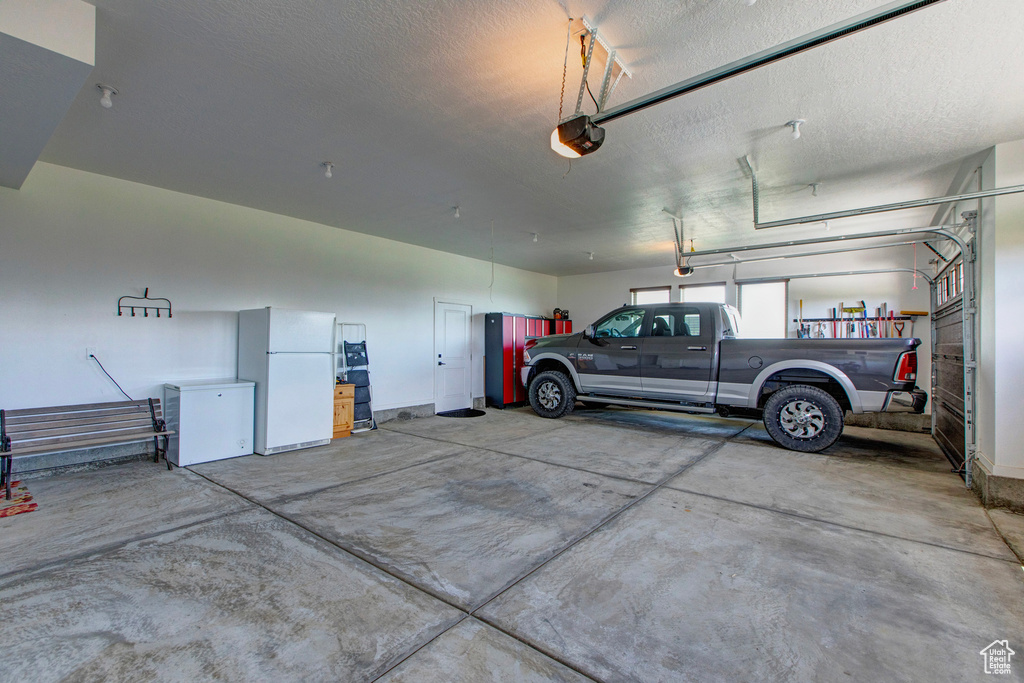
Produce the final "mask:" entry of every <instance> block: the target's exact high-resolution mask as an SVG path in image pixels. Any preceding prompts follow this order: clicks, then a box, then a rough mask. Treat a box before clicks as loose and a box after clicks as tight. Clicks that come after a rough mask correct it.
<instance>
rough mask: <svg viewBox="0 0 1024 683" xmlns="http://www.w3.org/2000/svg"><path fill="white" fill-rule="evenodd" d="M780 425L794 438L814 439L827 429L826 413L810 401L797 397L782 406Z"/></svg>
mask: <svg viewBox="0 0 1024 683" xmlns="http://www.w3.org/2000/svg"><path fill="white" fill-rule="evenodd" d="M779 426H780V427H782V430H783V431H784V432H786V434H787V435H789V436H791V437H793V438H794V439H813V438H814V437H816V436H818V435H819V434H821V432H822V431H823V430H824V429H825V415H824V414H823V413H822V412H821V408H819V407H818V406H816V405H814V404H813V403H811V402H810V401H806V400H804V399H796V400H794V401H790V402H789V403H787V404H786V405H784V406H782V410H780V411H779Z"/></svg>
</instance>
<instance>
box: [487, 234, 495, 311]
mask: <svg viewBox="0 0 1024 683" xmlns="http://www.w3.org/2000/svg"><path fill="white" fill-rule="evenodd" d="M487 296H488V297H489V298H490V300H491V303H492V304H493V303H494V219H493V218H492V219H491V284H489V285H488V286H487Z"/></svg>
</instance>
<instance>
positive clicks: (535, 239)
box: [533, 233, 538, 244]
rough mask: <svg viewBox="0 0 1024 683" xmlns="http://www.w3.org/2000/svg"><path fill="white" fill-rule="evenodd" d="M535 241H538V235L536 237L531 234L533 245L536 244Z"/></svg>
mask: <svg viewBox="0 0 1024 683" xmlns="http://www.w3.org/2000/svg"><path fill="white" fill-rule="evenodd" d="M537 240H538V235H537V233H533V243H534V244H536V243H537Z"/></svg>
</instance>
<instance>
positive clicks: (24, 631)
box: [0, 409, 1024, 681]
mask: <svg viewBox="0 0 1024 683" xmlns="http://www.w3.org/2000/svg"><path fill="white" fill-rule="evenodd" d="M29 485H30V489H31V491H32V493H33V494H34V496H35V500H36V502H38V503H39V510H38V511H36V512H32V513H30V514H24V515H19V516H16V517H12V518H8V519H5V520H0V534H2V538H3V539H4V543H3V548H4V552H3V554H2V555H0V604H2V605H3V616H2V618H0V637H2V642H3V643H4V655H3V660H2V662H0V679H2V680H10V681H15V680H33V681H51V680H65V679H67V680H132V681H135V680H150V679H160V680H182V681H185V680H187V681H194V680H206V679H222V680H246V681H248V680H332V681H371V680H378V679H379V680H384V681H485V680H505V681H549V680H550V681H580V680H588V678H589V679H594V680H602V681H621V680H639V681H677V680H695V681H709V680H730V681H735V680H745V681H746V680H791V681H811V680H823V681H830V680H864V681H880V680H929V681H945V680H949V681H953V680H955V681H962V680H973V679H983V678H986V677H985V675H984V674H983V661H982V657H981V656H980V654H979V652H980V650H981V649H982V648H984V647H985V646H987V645H988V644H989V643H991V642H992V641H994V640H996V639H1000V640H1001V639H1006V638H1008V639H1009V640H1010V646H1011V648H1014V649H1016V650H1017V651H1018V652H1022V653H1024V649H1022V648H1024V641H1022V640H1021V637H1022V634H1024V571H1022V567H1021V562H1020V560H1019V559H1018V558H1017V557H1015V555H1014V554H1013V552H1011V550H1010V549H1009V548H1008V547H1007V545H1006V542H1004V540H1003V535H1005V536H1006V537H1007V538H1011V537H1012V536H1013V535H1014V534H1015V533H1019V532H1020V531H1021V530H1022V526H1015V525H1018V524H1019V518H1018V517H1016V516H1013V515H1008V516H1007V517H1006V519H1004V520H1003V523H1002V524H1001V525H1000V526H1001V527H1002V528H1005V529H1011V531H1004V533H1003V535H1001V534H1000V533H999V532H997V530H996V528H995V527H994V525H993V523H992V521H991V518H990V517H989V515H988V514H987V513H986V511H985V510H984V509H983V508H982V507H981V506H980V505H979V504H978V502H977V500H976V499H975V498H974V497H973V496H972V495H971V494H970V493H969V492H967V491H966V490H965V489H964V487H963V483H962V481H961V480H960V479H959V478H958V477H956V476H955V475H953V474H950V473H949V467H948V465H947V463H946V461H945V459H944V458H942V456H941V455H940V454H939V452H938V450H937V449H936V447H935V446H934V443H933V442H932V441H931V439H930V438H929V437H927V436H925V435H918V434H905V433H898V432H883V431H877V430H870V429H861V428H853V427H851V428H848V430H847V432H846V434H845V435H844V437H843V438H842V440H841V441H840V442H839V444H838V445H837V446H835V447H833V448H832V449H831V450H830V451H829V453H828V454H824V455H803V454H798V453H793V452H789V451H785V450H782V449H780V448H778V447H776V446H775V445H774V444H773V443H772V442H771V441H770V439H769V438H768V437H767V435H766V434H765V432H764V429H763V428H762V427H761V426H760V424H759V423H756V422H752V421H744V420H722V419H718V418H707V417H692V416H682V415H674V414H667V413H655V412H648V411H629V410H617V409H612V410H603V411H599V410H585V409H578V411H577V412H576V413H575V414H573V415H572V416H570V417H568V418H564V419H562V420H544V419H541V418H538V417H536V416H535V415H534V414H533V413H532V412H531V411H529V410H528V409H518V410H506V411H498V410H494V409H488V411H487V415H486V416H484V417H481V418H475V419H448V418H440V417H434V418H425V419H418V420H411V421H395V422H391V423H387V424H385V425H383V426H382V428H381V429H379V430H378V431H376V432H370V433H364V434H359V435H354V436H352V437H350V438H347V439H340V440H338V441H335V442H333V443H332V444H331V445H330V446H325V447H322V448H316V449H309V450H305V451H299V452H294V453H288V454H281V455H276V456H271V457H267V458H264V457H260V456H251V457H247V458H238V459H235V460H228V461H221V462H216V463H208V464H205V465H200V466H196V467H194V468H191V470H188V469H175V470H174V471H173V472H167V471H166V470H165V469H163V465H162V464H161V465H159V466H158V465H154V464H153V463H146V462H136V463H131V464H128V465H120V466H116V467H108V468H105V469H101V470H97V471H92V472H84V473H79V474H71V475H62V476H56V477H51V478H46V479H38V480H31V481H30V482H29ZM1013 529H1016V531H1012V530H1013ZM1020 537H1024V534H1021V535H1020ZM1011 542H1012V541H1011ZM1018 656H1019V657H1021V659H1020V660H1019V661H1013V662H1012V665H1013V675H1012V676H1010V677H1009V678H1010V679H1011V680H1013V679H1018V680H1019V679H1021V678H1024V677H1022V673H1024V654H1021V655H1018Z"/></svg>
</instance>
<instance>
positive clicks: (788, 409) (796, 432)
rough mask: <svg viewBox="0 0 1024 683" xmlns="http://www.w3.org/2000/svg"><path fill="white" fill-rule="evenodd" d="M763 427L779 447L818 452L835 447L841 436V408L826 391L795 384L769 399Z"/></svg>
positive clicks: (780, 390) (777, 392)
mask: <svg viewBox="0 0 1024 683" xmlns="http://www.w3.org/2000/svg"><path fill="white" fill-rule="evenodd" d="M764 426H765V429H767V430H768V435H769V436H771V437H772V439H774V440H775V443H777V444H779V445H780V446H782V447H784V448H788V449H790V450H792V451H802V452H804V453H817V452H818V451H822V450H825V449H826V448H828V447H829V446H831V445H832V444H834V443H835V442H836V440H837V439H838V438H839V435H840V434H842V433H843V409H842V408H841V407H840V406H839V402H838V401H836V400H835V399H834V398H833V397H832V396H831V395H830V394H829V393H828V392H826V391H822V390H821V389H818V388H817V387H810V386H806V385H803V384H797V385H793V386H789V387H785V388H783V389H779V390H778V391H776V392H775V393H773V394H772V395H771V396H769V397H768V402H767V403H765V405H764Z"/></svg>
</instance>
